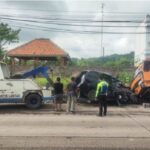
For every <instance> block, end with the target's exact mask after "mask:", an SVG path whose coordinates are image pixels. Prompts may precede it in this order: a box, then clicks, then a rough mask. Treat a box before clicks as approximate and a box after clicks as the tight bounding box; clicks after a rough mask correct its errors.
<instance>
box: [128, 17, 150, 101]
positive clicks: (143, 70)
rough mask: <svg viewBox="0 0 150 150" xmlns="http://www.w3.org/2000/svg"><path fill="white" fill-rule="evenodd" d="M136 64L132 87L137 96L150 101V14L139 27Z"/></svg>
mask: <svg viewBox="0 0 150 150" xmlns="http://www.w3.org/2000/svg"><path fill="white" fill-rule="evenodd" d="M137 32H138V33H137V34H136V48H135V58H134V64H135V67H136V71H135V75H134V78H133V80H132V82H131V85H130V88H131V90H132V91H133V92H134V93H135V94H136V96H137V97H138V98H140V99H142V100H148V101H149V102H150V16H149V15H147V16H146V18H145V20H144V21H143V22H142V23H141V25H140V26H139V27H138V29H137Z"/></svg>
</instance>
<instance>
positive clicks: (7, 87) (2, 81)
mask: <svg viewBox="0 0 150 150" xmlns="http://www.w3.org/2000/svg"><path fill="white" fill-rule="evenodd" d="M29 72H31V71H29ZM33 72H34V71H33ZM33 72H32V73H31V74H30V75H32V74H33ZM34 73H35V72H34ZM36 73H38V72H36ZM26 76H29V74H26ZM0 85H1V86H0V103H23V104H25V105H26V106H27V107H28V108H31V109H36V108H39V107H40V106H41V105H42V103H44V102H46V101H47V100H52V99H53V97H52V96H51V92H52V87H49V88H48V89H42V88H41V87H39V86H38V85H37V84H36V83H35V82H34V81H33V80H32V79H14V78H11V77H10V72H9V70H8V67H7V65H6V64H5V63H3V62H0Z"/></svg>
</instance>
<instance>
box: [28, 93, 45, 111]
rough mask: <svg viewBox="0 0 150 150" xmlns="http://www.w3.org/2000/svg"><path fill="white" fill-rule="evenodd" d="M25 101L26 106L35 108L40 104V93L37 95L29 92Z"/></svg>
mask: <svg viewBox="0 0 150 150" xmlns="http://www.w3.org/2000/svg"><path fill="white" fill-rule="evenodd" d="M25 103H26V106H27V107H28V108H30V109H37V108H39V107H40V106H41V104H42V99H41V97H40V95H38V94H29V95H28V96H27V97H26V98H25Z"/></svg>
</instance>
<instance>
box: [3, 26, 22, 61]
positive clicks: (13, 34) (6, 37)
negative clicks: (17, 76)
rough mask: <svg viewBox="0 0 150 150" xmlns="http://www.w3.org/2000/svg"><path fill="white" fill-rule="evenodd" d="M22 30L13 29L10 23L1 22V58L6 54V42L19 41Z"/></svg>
mask: <svg viewBox="0 0 150 150" xmlns="http://www.w3.org/2000/svg"><path fill="white" fill-rule="evenodd" d="M19 32H20V30H13V29H12V28H10V27H9V26H8V24H4V23H0V59H2V57H3V56H4V46H5V45H6V44H10V43H14V42H18V40H19V39H18V34H19Z"/></svg>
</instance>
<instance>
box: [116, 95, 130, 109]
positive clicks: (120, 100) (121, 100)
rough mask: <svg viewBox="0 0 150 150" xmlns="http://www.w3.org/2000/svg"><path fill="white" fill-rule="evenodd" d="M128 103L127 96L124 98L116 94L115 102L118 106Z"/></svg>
mask: <svg viewBox="0 0 150 150" xmlns="http://www.w3.org/2000/svg"><path fill="white" fill-rule="evenodd" d="M128 101H129V99H128V96H126V95H124V94H122V93H118V94H117V95H116V102H117V104H118V106H121V105H125V104H127V103H128Z"/></svg>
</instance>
